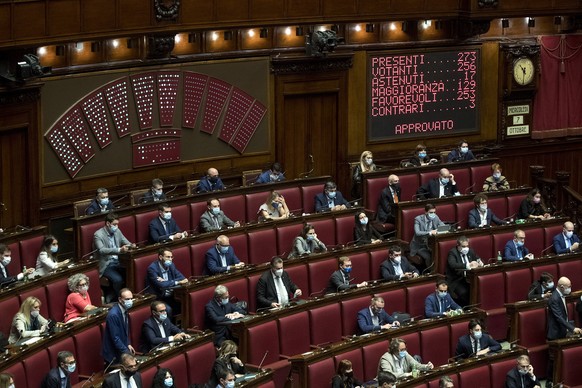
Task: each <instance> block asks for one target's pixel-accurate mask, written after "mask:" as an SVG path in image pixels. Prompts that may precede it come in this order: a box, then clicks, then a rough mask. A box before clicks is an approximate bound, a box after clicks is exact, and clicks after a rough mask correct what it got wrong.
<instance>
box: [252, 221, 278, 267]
mask: <svg viewBox="0 0 582 388" xmlns="http://www.w3.org/2000/svg"><path fill="white" fill-rule="evenodd" d="M276 238H277V237H276V233H275V229H272V228H269V229H259V230H254V231H252V232H249V233H248V241H249V242H248V244H249V248H248V252H249V253H248V255H249V263H250V264H262V263H267V262H269V261H271V258H272V257H273V256H277V244H275V241H277V240H276Z"/></svg>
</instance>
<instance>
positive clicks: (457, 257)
mask: <svg viewBox="0 0 582 388" xmlns="http://www.w3.org/2000/svg"><path fill="white" fill-rule="evenodd" d="M467 259H468V260H469V262H472V261H479V260H481V259H480V258H479V256H477V254H476V253H475V251H474V250H473V249H471V248H469V253H467ZM466 271H467V267H466V265H465V264H464V263H463V258H462V257H461V252H459V250H458V249H457V247H454V248H452V249H451V250H450V251H449V255H448V256H447V270H446V279H447V283H448V284H449V292H451V293H453V292H454V291H455V289H456V288H457V286H458V285H459V284H461V283H466V282H467V280H466V277H465V276H466Z"/></svg>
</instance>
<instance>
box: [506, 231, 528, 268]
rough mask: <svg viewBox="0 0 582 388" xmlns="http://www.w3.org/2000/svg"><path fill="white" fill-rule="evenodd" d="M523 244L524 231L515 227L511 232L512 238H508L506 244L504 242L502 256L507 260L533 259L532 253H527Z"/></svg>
mask: <svg viewBox="0 0 582 388" xmlns="http://www.w3.org/2000/svg"><path fill="white" fill-rule="evenodd" d="M524 244H525V232H524V231H523V230H521V229H517V230H516V231H515V232H513V240H509V241H508V242H507V244H505V249H504V250H503V258H504V259H505V260H507V261H520V260H524V259H529V260H533V258H534V255H533V253H529V250H528V249H527V247H526V246H525V245H524Z"/></svg>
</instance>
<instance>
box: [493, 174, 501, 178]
mask: <svg viewBox="0 0 582 388" xmlns="http://www.w3.org/2000/svg"><path fill="white" fill-rule="evenodd" d="M499 178H501V173H500V172H494V173H493V179H499Z"/></svg>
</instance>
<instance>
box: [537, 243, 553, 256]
mask: <svg viewBox="0 0 582 388" xmlns="http://www.w3.org/2000/svg"><path fill="white" fill-rule="evenodd" d="M553 247H554V244H552V245H550V246H549V247H547V248H544V249H542V251H541V252H540V257H543V256H544V253H545V252H547V251H549V250H550V248H553ZM546 256H551V255H546Z"/></svg>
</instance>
